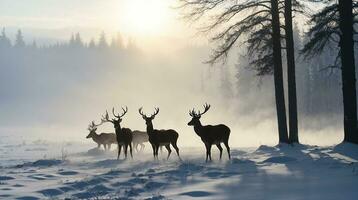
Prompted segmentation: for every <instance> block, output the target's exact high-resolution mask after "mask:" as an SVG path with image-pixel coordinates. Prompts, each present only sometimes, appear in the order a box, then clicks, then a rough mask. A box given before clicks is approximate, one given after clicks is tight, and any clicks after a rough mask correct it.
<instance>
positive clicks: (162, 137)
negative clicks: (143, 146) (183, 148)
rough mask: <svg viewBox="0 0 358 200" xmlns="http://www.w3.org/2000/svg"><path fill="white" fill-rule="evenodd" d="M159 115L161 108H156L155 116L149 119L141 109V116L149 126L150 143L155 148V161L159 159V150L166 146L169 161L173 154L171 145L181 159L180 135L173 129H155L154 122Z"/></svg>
mask: <svg viewBox="0 0 358 200" xmlns="http://www.w3.org/2000/svg"><path fill="white" fill-rule="evenodd" d="M158 113H159V108H155V112H154V114H152V115H151V116H150V117H148V116H147V115H145V114H144V113H143V111H142V108H139V114H140V115H142V117H143V119H144V120H145V123H146V125H147V134H148V137H149V142H150V144H151V145H152V148H153V156H154V159H158V149H159V147H160V146H165V148H166V149H167V150H168V156H167V159H169V156H170V154H171V152H172V150H171V149H170V144H171V145H172V146H173V148H174V149H175V151H176V152H177V155H178V157H179V159H180V155H179V148H178V146H177V141H178V137H179V134H178V133H177V132H176V131H175V130H173V129H169V130H157V129H154V128H153V123H152V121H153V119H154V117H155V116H156V115H157V114H158Z"/></svg>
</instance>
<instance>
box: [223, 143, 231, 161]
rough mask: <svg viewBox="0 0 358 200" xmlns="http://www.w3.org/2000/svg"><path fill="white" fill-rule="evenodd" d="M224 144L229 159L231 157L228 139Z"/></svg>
mask: <svg viewBox="0 0 358 200" xmlns="http://www.w3.org/2000/svg"><path fill="white" fill-rule="evenodd" d="M224 144H225V147H226V150H227V154H228V156H229V160H230V159H231V155H230V147H229V142H228V141H225V142H224Z"/></svg>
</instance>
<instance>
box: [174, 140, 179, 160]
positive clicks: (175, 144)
mask: <svg viewBox="0 0 358 200" xmlns="http://www.w3.org/2000/svg"><path fill="white" fill-rule="evenodd" d="M172 146H173V147H174V149H175V151H176V152H177V155H178V157H179V159H181V158H180V155H179V148H178V146H177V143H176V142H173V143H172Z"/></svg>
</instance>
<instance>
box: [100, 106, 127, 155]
mask: <svg viewBox="0 0 358 200" xmlns="http://www.w3.org/2000/svg"><path fill="white" fill-rule="evenodd" d="M122 110H123V113H122V114H121V115H119V114H117V115H116V114H115V112H114V108H113V109H112V114H113V116H114V117H115V118H113V119H112V120H111V119H109V115H108V112H107V111H106V114H105V115H104V116H103V115H102V123H105V122H111V123H112V124H113V126H114V129H115V131H116V139H117V143H118V156H117V159H119V156H120V154H121V149H122V146H123V149H124V156H125V158H127V149H128V146H129V152H130V154H131V157H132V158H133V154H132V138H133V135H132V131H131V129H129V128H122V127H121V122H122V117H123V116H124V115H125V114H126V113H127V112H128V107H127V106H126V109H124V108H122Z"/></svg>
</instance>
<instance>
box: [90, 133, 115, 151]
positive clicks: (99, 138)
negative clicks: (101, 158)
mask: <svg viewBox="0 0 358 200" xmlns="http://www.w3.org/2000/svg"><path fill="white" fill-rule="evenodd" d="M86 138H92V140H93V141H94V142H95V143H97V145H98V148H100V147H101V145H103V147H104V149H105V150H110V149H111V145H112V144H116V143H117V140H116V135H115V134H114V133H101V134H97V133H96V132H95V131H94V132H91V133H90V134H89V135H88V136H87V137H86Z"/></svg>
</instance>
